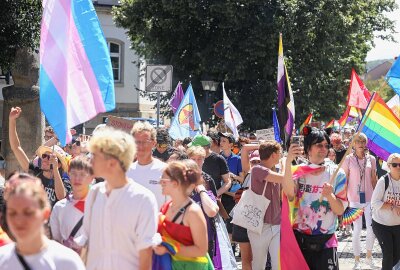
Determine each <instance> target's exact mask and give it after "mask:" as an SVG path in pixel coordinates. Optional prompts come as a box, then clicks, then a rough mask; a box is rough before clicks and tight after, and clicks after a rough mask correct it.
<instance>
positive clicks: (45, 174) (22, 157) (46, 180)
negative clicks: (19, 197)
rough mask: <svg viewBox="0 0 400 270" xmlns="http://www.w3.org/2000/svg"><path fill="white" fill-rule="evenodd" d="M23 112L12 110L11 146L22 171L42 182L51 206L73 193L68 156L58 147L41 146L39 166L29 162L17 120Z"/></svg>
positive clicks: (37, 152)
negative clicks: (29, 173) (22, 145)
mask: <svg viewBox="0 0 400 270" xmlns="http://www.w3.org/2000/svg"><path fill="white" fill-rule="evenodd" d="M21 113H22V110H21V108H19V107H13V108H11V111H10V114H9V138H10V146H11V150H12V151H13V153H14V155H15V157H16V159H17V160H18V163H19V165H20V166H21V169H22V171H24V172H28V171H30V172H31V173H32V174H34V175H35V176H37V177H38V178H40V180H42V184H43V187H44V189H45V190H46V193H47V197H48V199H49V201H50V206H51V207H53V206H54V204H55V203H56V202H57V201H58V200H61V199H63V198H65V196H66V195H67V194H68V193H69V192H70V191H71V185H70V183H69V178H68V174H67V173H66V172H67V171H68V155H67V153H65V152H64V150H62V149H61V147H59V146H57V145H53V146H52V147H49V146H45V145H41V146H40V147H39V148H38V149H37V150H36V154H37V156H38V159H37V160H38V166H35V165H34V162H29V158H28V156H27V155H26V153H25V151H24V150H23V149H22V147H21V144H20V141H19V138H18V133H17V128H16V126H17V123H16V122H17V119H18V118H19V116H20V115H21Z"/></svg>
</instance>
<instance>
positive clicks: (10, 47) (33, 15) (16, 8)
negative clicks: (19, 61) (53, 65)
mask: <svg viewBox="0 0 400 270" xmlns="http://www.w3.org/2000/svg"><path fill="white" fill-rule="evenodd" d="M41 17H42V1H41V0H2V1H1V3H0V48H1V49H0V67H1V68H3V69H5V70H9V69H10V68H11V67H12V64H13V62H14V58H15V54H16V52H17V50H18V49H20V48H30V49H32V50H35V49H38V48H39V36H40V21H41Z"/></svg>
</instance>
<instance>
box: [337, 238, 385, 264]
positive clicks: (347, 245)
mask: <svg viewBox="0 0 400 270" xmlns="http://www.w3.org/2000/svg"><path fill="white" fill-rule="evenodd" d="M366 234H367V231H366V230H362V232H361V268H362V269H381V266H382V252H381V247H380V246H379V244H378V240H377V239H375V242H374V247H373V249H372V258H373V262H374V266H375V267H374V268H371V267H369V266H368V265H366V264H365V256H366V252H367V249H366ZM337 236H338V240H339V246H338V256H339V266H340V270H351V269H353V266H354V256H353V247H352V244H351V242H352V239H351V235H348V236H346V235H343V234H341V233H339V234H337Z"/></svg>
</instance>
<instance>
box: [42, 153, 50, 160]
mask: <svg viewBox="0 0 400 270" xmlns="http://www.w3.org/2000/svg"><path fill="white" fill-rule="evenodd" d="M42 159H47V160H49V159H50V155H48V154H42Z"/></svg>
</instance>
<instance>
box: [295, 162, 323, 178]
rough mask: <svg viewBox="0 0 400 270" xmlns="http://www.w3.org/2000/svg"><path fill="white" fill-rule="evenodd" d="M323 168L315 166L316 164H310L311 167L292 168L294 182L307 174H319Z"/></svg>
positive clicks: (299, 166)
mask: <svg viewBox="0 0 400 270" xmlns="http://www.w3.org/2000/svg"><path fill="white" fill-rule="evenodd" d="M323 168H324V167H323V166H319V165H314V164H310V165H309V166H304V165H296V166H292V168H291V170H292V178H293V179H294V180H297V179H299V178H300V177H302V176H304V175H306V174H309V173H313V172H317V171H319V170H322V169H323Z"/></svg>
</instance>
